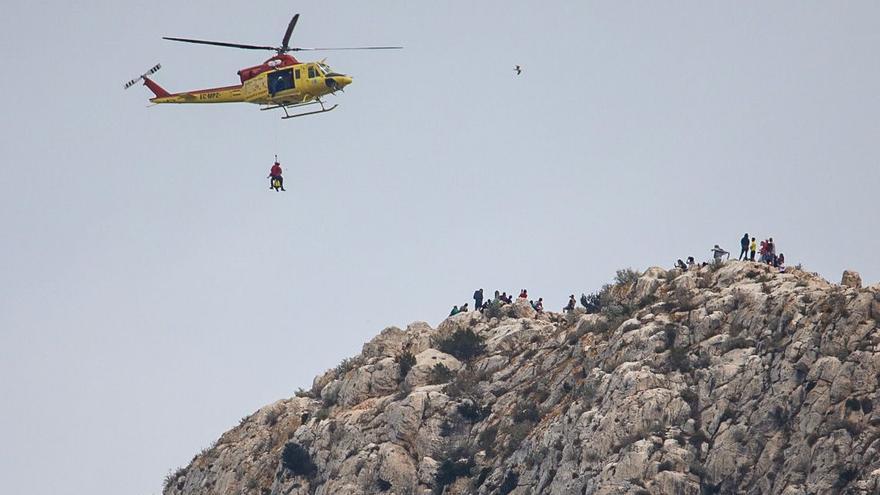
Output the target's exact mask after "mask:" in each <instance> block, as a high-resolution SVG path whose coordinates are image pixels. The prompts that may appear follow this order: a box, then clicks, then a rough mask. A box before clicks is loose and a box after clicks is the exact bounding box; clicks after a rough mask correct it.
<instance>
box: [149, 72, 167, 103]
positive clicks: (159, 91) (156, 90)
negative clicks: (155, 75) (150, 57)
mask: <svg viewBox="0 0 880 495" xmlns="http://www.w3.org/2000/svg"><path fill="white" fill-rule="evenodd" d="M143 79H144V86H146V87H148V88H150V91H152V92H153V94H155V95H156V98H167V97H169V96H171V93H169V92H168V91H165V89H163V88H162V86H159V85H158V84H156V83H155V82H154V81H153V80H152V79H150V78H149V77H147V76H144V77H143Z"/></svg>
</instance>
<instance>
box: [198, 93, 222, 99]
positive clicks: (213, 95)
mask: <svg viewBox="0 0 880 495" xmlns="http://www.w3.org/2000/svg"><path fill="white" fill-rule="evenodd" d="M215 98H220V93H202V94H200V95H199V99H200V100H213V99H215Z"/></svg>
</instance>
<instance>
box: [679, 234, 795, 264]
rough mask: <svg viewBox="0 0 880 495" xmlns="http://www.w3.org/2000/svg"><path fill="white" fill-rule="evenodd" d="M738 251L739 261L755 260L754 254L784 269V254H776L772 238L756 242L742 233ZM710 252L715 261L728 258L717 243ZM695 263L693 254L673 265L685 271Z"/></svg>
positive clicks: (761, 259)
mask: <svg viewBox="0 0 880 495" xmlns="http://www.w3.org/2000/svg"><path fill="white" fill-rule="evenodd" d="M739 245H740V252H739V258H737V259H738V260H740V261H755V255H756V254H757V255H760V257H759V258H758V260H757V261H758V262H760V263H765V264H768V265H771V266H773V267H776V268H778V269H779V271H784V270H785V255H784V254H782V253H779V254H776V243H775V242H773V238H772V237H770V238H767V239H764V240H763V241H761V243H760V244H758V241H757V239H755V238H754V237H749V234H748V233H745V234H743V236H742V239H740V240H739ZM710 251H711V252H712V259H713V260H714V261H715V263H721V262H722V261H724V258H725V257H727V259H730V251H727V250H725V249H723V248H721V247H720V246H718V244H715V246H714V247H713V248H712V249H710ZM706 264H707V263H703V264H702V265H700V266H705V265H706ZM696 266H697V264H696V262H695V261H694V257H693V256H689V257H688V259H687V263H685V262H684V261H682V260H681V259H679V260H677V261H676V262H675V267H676V268H679V269H681V270H683V271H687V270H688V269H692V268H694V267H696Z"/></svg>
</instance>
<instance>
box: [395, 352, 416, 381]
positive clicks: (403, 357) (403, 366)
mask: <svg viewBox="0 0 880 495" xmlns="http://www.w3.org/2000/svg"><path fill="white" fill-rule="evenodd" d="M395 361H397V366H398V373H399V376H400V379H401V380H404V379H405V378H406V375H407V374H408V373H409V370H411V369H412V367H413V366H415V364H416V357H415V356H413V354H412V353H411V352H409V351H403V353H401V354H400V355H399V356H397V358H396V359H395Z"/></svg>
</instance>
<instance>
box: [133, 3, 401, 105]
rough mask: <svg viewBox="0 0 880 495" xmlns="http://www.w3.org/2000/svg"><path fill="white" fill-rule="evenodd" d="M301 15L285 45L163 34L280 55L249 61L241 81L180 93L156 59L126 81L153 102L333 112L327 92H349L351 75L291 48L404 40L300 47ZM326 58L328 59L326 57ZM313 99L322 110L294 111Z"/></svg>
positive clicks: (289, 29) (296, 17)
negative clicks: (165, 81) (166, 83)
mask: <svg viewBox="0 0 880 495" xmlns="http://www.w3.org/2000/svg"><path fill="white" fill-rule="evenodd" d="M298 20H299V14H296V15H294V16H293V18H292V19H291V20H290V23H289V24H288V25H287V31H285V33H284V37H283V38H282V39H281V46H257V45H244V44H240V43H226V42H220V41H205V40H196V39H189V38H172V37H163V38H162V39H165V40H169V41H180V42H184V43H196V44H201V45H214V46H223V47H228V48H241V49H245V50H272V51H274V52H275V55H274V56H273V57H272V58H270V59H268V60H266V61H265V62H263V63H262V64H260V65H255V66H253V67H247V68H244V69H241V70H240V71H238V76H239V78H240V79H241V84H236V85H233V86H223V87H218V88H207V89H197V90H193V91H184V92H181V93H169V92H168V91H166V90H165V89H164V88H162V87H161V86H159V85H158V84H156V82H155V81H153V80H152V79H150V77H149V76H151V75H153V74H155V73H156V72H157V71H158V70H159V69H160V68H161V67H162V66H161V65H160V64H156V65H155V66H153V67H152V68H151V69H150V70H148V71H147V72H146V73H144V74H142V75H140V76H138V77H136V78H134V79H132V80H130V81H128V82H127V83H125V89H128V88H130V87H132V86H134V85H135V84H137V83H138V82H139V81H143V82H144V86H146V87H147V88H149V90H150V91H152V92H153V94H154V95H155V97H153V98H150V102H152V103H155V104H160V103H255V104H257V105H262V108H260V110H275V109H279V108H280V109H281V110H283V111H284V115H283V116H282V117H281V118H282V119H291V118H294V117H303V116H306V115H314V114H319V113H325V112H329V111H331V110H333V109H335V108H336V107H337V106H339V105H333V106H325V104H324V100H323V99H322V98H323V97H324V96H326V95H329V94H336V92H344V89H345V87H346V86H348V85H349V84H351V82H352V78H351V76H348V75H345V74H341V73H338V72H334V71H333V70H332V69H331V68H330V66H328V65H327V64H326V63H325V61H324V60H321V61H319V62H300V61H299V60H297V59H296V58H294V57H293V56H292V55H289V54H288V53H290V52H300V51H324V50H399V49H401V48H403V47H400V46H361V47H346V48H301V47H291V46H290V45H289V43H290V37H291V35H292V34H293V30H294V28H295V27H296V23H297V21H298ZM325 60H326V59H325ZM312 105H319V106H320V108H321V109H320V110H315V111H307V112H302V113H293V114H291V113H290V111H289V110H291V109H299V108H302V107H308V106H312Z"/></svg>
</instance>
